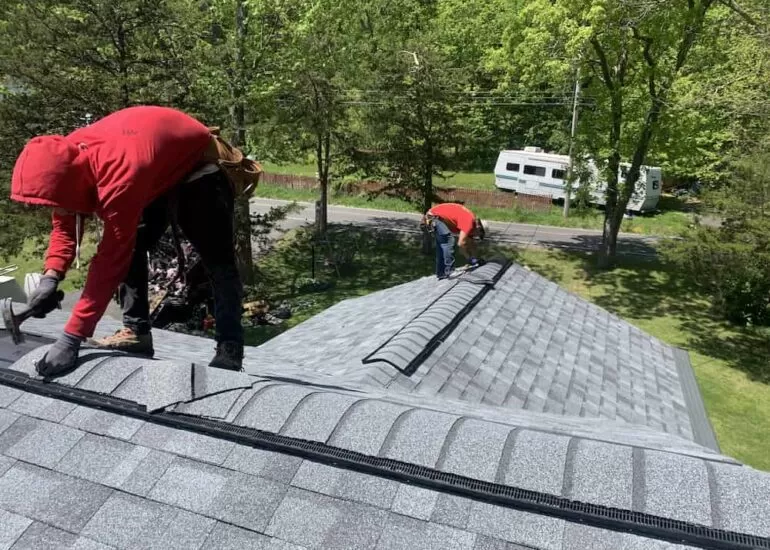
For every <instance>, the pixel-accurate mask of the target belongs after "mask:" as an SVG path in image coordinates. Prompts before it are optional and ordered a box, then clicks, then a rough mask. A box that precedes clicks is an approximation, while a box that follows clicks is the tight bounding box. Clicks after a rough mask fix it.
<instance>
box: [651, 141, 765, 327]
mask: <svg viewBox="0 0 770 550" xmlns="http://www.w3.org/2000/svg"><path fill="white" fill-rule="evenodd" d="M732 169H733V176H732V177H731V179H730V182H729V184H728V185H727V186H726V187H724V188H722V189H719V190H716V191H712V192H710V193H709V194H708V195H707V199H708V203H709V204H710V205H711V207H712V208H713V209H714V210H715V212H716V213H717V214H718V215H719V216H720V217H721V218H722V220H723V221H722V224H721V226H720V227H718V228H714V227H708V226H701V225H698V226H696V227H694V228H692V229H690V230H688V231H687V232H686V233H685V234H684V235H683V239H681V240H676V241H672V242H671V243H670V244H669V245H668V246H667V248H666V249H665V251H666V256H667V257H668V258H669V259H670V260H671V261H673V262H674V263H675V264H678V265H679V266H680V267H681V268H682V269H683V271H684V272H685V274H686V276H687V277H688V278H689V279H691V280H692V281H694V282H695V283H696V284H698V285H699V286H701V287H702V288H703V289H704V290H706V291H707V292H708V293H709V294H710V295H711V296H712V299H713V303H714V306H715V308H716V309H717V311H719V312H720V313H721V314H722V315H723V316H724V317H726V318H727V319H729V320H730V321H732V322H734V323H738V324H742V325H745V324H752V325H769V324H770V241H768V238H767V235H768V233H769V232H770V153H767V152H762V153H757V154H754V155H751V156H749V157H745V158H743V159H741V160H740V161H737V162H735V163H734V164H733V166H732Z"/></svg>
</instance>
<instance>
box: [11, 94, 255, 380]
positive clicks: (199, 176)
mask: <svg viewBox="0 0 770 550" xmlns="http://www.w3.org/2000/svg"><path fill="white" fill-rule="evenodd" d="M211 143H212V134H211V132H210V131H209V129H208V128H207V127H206V126H204V125H203V124H201V123H200V122H198V121H197V120H195V119H194V118H191V117H190V116H188V115H186V114H184V113H182V112H180V111H177V110H174V109H169V108H165V107H155V106H143V107H131V108H128V109H123V110H121V111H117V112H115V113H113V114H111V115H109V116H106V117H104V118H103V119H101V120H99V121H97V122H95V123H94V124H92V125H90V126H87V127H84V128H80V129H78V130H76V131H74V132H72V133H71V134H69V135H67V136H55V135H49V136H39V137H36V138H34V139H32V140H31V141H30V142H29V143H27V145H26V146H25V148H24V150H23V151H22V152H21V155H20V156H19V158H18V160H17V162H16V166H15V167H14V172H13V181H12V187H11V198H12V199H13V200H16V201H20V202H24V203H28V204H35V205H43V206H48V207H52V209H53V214H52V220H53V222H52V223H53V230H52V232H51V237H50V242H49V246H48V252H47V254H46V258H45V267H44V270H45V274H44V276H43V277H42V280H41V283H40V285H39V287H38V288H37V289H36V290H35V291H34V292H33V293H32V294H31V296H30V299H29V305H30V306H31V307H38V309H41V308H42V310H41V311H40V312H39V313H40V314H41V316H45V315H46V314H47V313H50V311H51V310H52V309H53V308H54V307H55V301H54V300H52V299H51V296H53V295H54V294H55V293H56V290H57V286H58V284H59V282H60V281H61V280H62V279H63V278H64V276H65V274H66V273H67V270H68V269H69V268H70V265H71V264H72V262H73V260H74V259H75V256H76V251H77V249H78V247H79V245H80V243H79V240H80V238H81V237H82V234H83V223H82V216H84V215H91V214H94V215H96V216H98V217H99V218H100V219H101V220H102V221H103V223H104V233H103V238H102V241H101V243H100V244H99V248H98V250H97V253H96V255H95V256H94V257H93V259H92V260H91V265H90V268H89V271H88V277H87V280H86V284H85V288H84V289H83V293H82V296H81V298H80V300H79V301H78V303H77V304H76V305H75V307H74V309H73V311H72V314H71V316H70V319H69V322H68V323H67V324H66V326H65V327H64V332H63V334H62V335H61V337H60V338H59V339H58V340H57V342H56V343H55V344H54V345H53V346H52V347H51V348H50V350H49V351H48V352H47V353H46V355H45V357H43V359H42V360H41V361H40V362H39V363H38V364H37V370H38V373H40V374H41V375H44V376H53V375H56V374H61V373H63V372H67V371H69V370H71V369H73V368H74V367H75V366H76V365H77V357H78V352H79V349H80V345H81V342H83V341H84V340H85V339H87V338H90V337H91V336H92V335H93V333H94V329H95V328H96V324H97V323H98V321H99V319H100V318H101V317H102V315H104V312H105V310H106V308H107V306H108V305H109V302H110V299H111V297H112V296H113V293H114V292H115V290H116V289H118V290H119V297H120V301H121V306H122V308H123V324H124V327H125V328H123V329H121V330H120V331H118V332H117V333H116V334H115V335H114V336H111V337H108V338H105V339H103V340H101V341H99V342H97V345H99V346H100V347H105V348H109V349H116V350H122V351H127V352H132V353H139V354H144V355H147V356H150V357H151V356H152V355H153V353H154V350H153V345H152V336H151V334H150V320H149V316H150V315H149V304H148V296H147V295H148V289H147V284H148V281H147V277H148V274H147V252H148V250H149V249H150V248H151V247H152V246H153V245H154V244H155V243H156V242H157V241H158V239H159V238H160V237H161V235H162V234H163V232H164V231H165V229H166V227H167V226H168V223H169V215H170V213H171V212H173V213H174V215H175V217H176V221H177V222H178V224H179V226H180V228H181V229H182V231H183V232H184V234H185V236H186V237H187V239H189V240H190V242H191V243H192V245H193V246H194V247H195V249H196V250H197V252H198V253H199V254H200V256H201V260H202V262H203V265H204V267H205V268H206V271H207V274H208V276H209V279H210V281H211V283H212V286H213V291H214V301H215V306H216V307H215V317H216V341H217V351H216V356H215V357H214V359H213V361H211V363H210V366H213V367H220V368H225V369H230V370H240V369H241V363H242V357H243V328H242V325H241V307H242V305H241V301H242V295H243V287H242V285H241V281H240V278H239V275H238V270H237V267H236V261H235V249H234V241H233V207H234V193H233V189H232V187H231V185H230V183H229V181H228V178H227V177H226V176H225V175H224V173H223V172H221V171H220V169H219V167H218V165H217V164H212V163H207V162H206V161H204V153H206V152H207V150H209V149H210V147H211Z"/></svg>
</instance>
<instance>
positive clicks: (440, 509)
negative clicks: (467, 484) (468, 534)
mask: <svg viewBox="0 0 770 550" xmlns="http://www.w3.org/2000/svg"><path fill="white" fill-rule="evenodd" d="M471 506H473V501H472V500H470V499H467V498H463V497H458V496H455V495H447V494H444V493H439V495H438V498H437V499H436V505H435V506H434V508H433V514H432V515H431V517H430V520H431V521H433V522H436V523H442V524H444V525H451V526H453V527H459V528H460V529H465V527H466V526H467V525H468V516H469V515H470V513H471Z"/></svg>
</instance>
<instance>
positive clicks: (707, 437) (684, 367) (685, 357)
mask: <svg viewBox="0 0 770 550" xmlns="http://www.w3.org/2000/svg"><path fill="white" fill-rule="evenodd" d="M674 363H675V364H676V369H677V372H678V373H679V380H680V382H681V385H682V393H683V394H684V401H685V404H686V405H687V410H688V412H689V413H690V421H691V423H692V431H693V436H694V438H695V442H696V443H699V444H701V445H703V446H704V447H707V448H709V449H713V450H714V451H716V452H718V453H720V454H721V453H722V451H721V449H720V448H719V442H718V441H717V436H716V433H715V432H714V426H713V425H712V424H711V420H710V419H709V417H708V413H707V412H706V405H705V404H704V403H703V396H702V395H701V393H700V387H699V386H698V381H697V380H696V379H695V371H694V370H693V368H692V363H690V354H689V353H687V351H686V350H684V349H682V348H674Z"/></svg>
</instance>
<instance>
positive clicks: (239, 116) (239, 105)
mask: <svg viewBox="0 0 770 550" xmlns="http://www.w3.org/2000/svg"><path fill="white" fill-rule="evenodd" d="M245 42H246V1H245V0H236V6H235V67H234V70H233V80H234V81H233V83H232V91H233V97H232V105H231V106H230V117H231V119H232V126H233V138H232V144H233V146H235V147H239V148H243V147H244V146H245V145H246V113H245V105H244V104H245V101H246V99H245V97H244V96H245V84H244V75H245V67H244V63H245V58H244V53H245V48H246V43H245ZM235 253H236V257H237V260H238V271H239V273H240V274H241V280H242V281H243V283H244V284H251V283H253V282H254V258H253V257H252V250H251V213H250V212H249V200H248V198H247V197H245V196H241V197H237V198H236V201H235Z"/></svg>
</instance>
